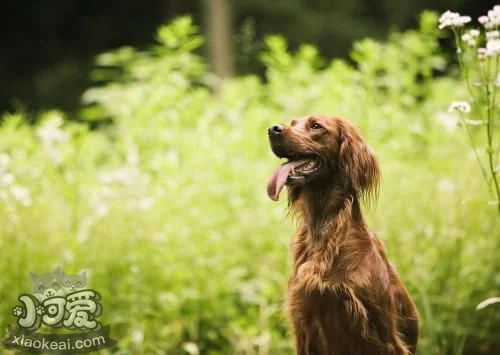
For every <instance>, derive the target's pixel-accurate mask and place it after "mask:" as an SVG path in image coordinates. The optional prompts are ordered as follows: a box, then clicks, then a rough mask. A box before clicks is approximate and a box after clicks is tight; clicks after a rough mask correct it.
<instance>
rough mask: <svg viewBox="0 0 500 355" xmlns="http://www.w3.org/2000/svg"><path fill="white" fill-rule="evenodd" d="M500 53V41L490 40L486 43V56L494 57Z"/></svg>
mask: <svg viewBox="0 0 500 355" xmlns="http://www.w3.org/2000/svg"><path fill="white" fill-rule="evenodd" d="M498 53H500V39H490V40H489V41H488V42H486V56H488V57H492V56H495V55H497V54H498Z"/></svg>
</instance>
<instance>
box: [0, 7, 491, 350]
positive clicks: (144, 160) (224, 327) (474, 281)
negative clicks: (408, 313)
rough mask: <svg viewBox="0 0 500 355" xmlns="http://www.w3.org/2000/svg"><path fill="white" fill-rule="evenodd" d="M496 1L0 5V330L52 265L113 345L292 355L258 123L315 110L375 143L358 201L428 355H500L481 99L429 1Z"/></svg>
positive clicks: (286, 233)
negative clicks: (81, 284)
mask: <svg viewBox="0 0 500 355" xmlns="http://www.w3.org/2000/svg"><path fill="white" fill-rule="evenodd" d="M214 4H216V5H214ZM217 5H218V6H219V7H218V6H217ZM483 5H484V6H483ZM489 5H490V4H487V3H486V2H478V1H475V2H474V3H472V2H470V3H467V2H455V1H448V2H447V1H443V2H441V3H440V4H439V5H435V4H434V2H431V1H421V2H418V3H416V2H411V1H402V2H395V1H384V2H378V3H377V4H374V3H371V2H368V1H363V0H356V1H350V2H349V3H348V4H346V3H343V2H340V1H308V2H305V1H292V0H290V1H276V2H264V1H246V0H241V1H234V2H225V3H224V2H223V1H218V0H214V1H211V2H208V1H206V2H184V1H156V2H155V1H152V2H150V3H147V4H146V3H144V2H142V3H138V2H133V1H122V2H116V1H109V2H102V1H100V2H98V1H89V0H88V1H85V2H83V1H71V2H68V1H53V2H51V4H50V6H49V5H48V3H46V2H41V1H32V2H29V3H22V2H13V1H12V2H5V3H3V4H2V5H0V6H1V7H2V9H3V11H0V13H1V15H0V16H3V17H4V19H3V20H2V21H0V24H1V26H2V27H3V29H4V31H3V33H4V34H5V36H4V46H3V51H2V56H1V57H0V74H1V75H2V78H3V79H2V81H1V82H0V88H1V89H0V90H1V91H0V108H1V110H2V112H5V113H4V114H3V115H2V123H1V125H0V247H1V248H0V260H1V261H0V271H1V272H2V275H3V276H2V278H0V326H1V333H2V334H0V335H1V336H2V337H4V336H6V335H7V325H8V324H12V323H14V322H15V318H14V317H13V316H12V315H11V310H12V307H13V306H14V305H15V304H16V302H17V297H18V295H20V294H21V293H23V292H29V291H30V290H31V281H30V278H29V272H30V271H33V272H38V273H43V272H48V271H51V270H53V269H54V267H55V266H57V265H61V266H62V267H63V269H64V270H65V271H66V272H67V273H76V272H78V271H80V270H82V269H86V270H87V271H88V279H89V281H88V284H89V286H91V288H92V289H95V290H97V291H99V292H100V293H101V295H102V304H103V306H104V312H103V315H102V316H101V320H102V321H103V322H104V323H106V324H108V323H109V324H111V325H112V328H111V336H112V337H113V338H114V339H117V340H118V346H117V347H116V348H114V349H112V350H110V351H108V353H117V354H292V353H293V350H292V343H293V342H292V339H291V334H290V328H289V326H288V323H287V319H286V314H285V312H284V308H283V303H284V295H285V288H286V283H287V277H288V273H289V259H288V244H289V241H290V236H291V235H292V233H293V224H292V222H291V221H290V219H289V218H286V203H285V202H284V200H285V199H284V198H282V200H283V201H282V202H280V203H278V204H276V203H273V202H272V201H271V200H269V199H268V197H267V196H266V193H265V186H266V182H267V179H268V178H269V177H270V175H271V173H272V171H273V168H274V167H275V166H276V165H277V164H278V163H279V161H278V160H277V159H276V158H275V157H274V156H273V155H272V154H271V152H270V151H269V148H268V144H267V136H266V128H267V127H268V126H269V125H271V124H272V123H276V122H286V121H289V120H290V119H291V118H293V117H296V116H300V115H303V114H307V113H311V112H320V113H325V114H337V115H342V116H345V117H347V118H349V119H352V120H353V121H354V122H356V123H357V124H358V125H359V126H360V127H361V129H362V131H363V134H364V136H365V138H366V139H367V141H368V142H369V144H370V145H371V146H372V147H373V148H374V150H375V151H376V152H377V154H378V156H379V158H380V162H381V166H382V170H383V183H382V186H381V192H380V198H379V201H378V203H377V206H376V208H372V209H371V210H370V211H367V214H368V219H369V222H370V224H371V226H372V227H373V229H375V230H376V231H377V232H378V234H379V235H380V236H381V237H382V238H383V240H384V241H385V243H386V245H387V249H388V253H389V257H390V259H391V260H392V261H393V262H394V264H395V265H396V266H397V268H398V270H399V272H400V274H401V277H402V279H403V281H404V282H405V284H406V285H407V287H408V289H409V291H410V293H411V295H412V297H413V298H414V300H415V301H416V303H417V305H418V308H419V311H420V313H421V318H422V324H421V338H420V343H419V354H423V355H427V354H429V355H430V354H436V355H437V354H439V355H441V354H443V355H444V354H450V355H451V354H453V355H459V354H491V355H493V354H498V353H500V311H499V307H498V305H491V306H489V307H487V308H485V309H482V310H479V311H476V305H477V304H478V303H479V302H481V301H482V300H484V299H485V298H488V297H491V296H498V295H499V294H500V290H499V289H500V271H499V266H500V253H499V252H498V250H499V247H500V245H499V244H500V228H499V227H500V224H499V219H498V216H497V215H496V211H495V206H492V205H491V204H488V201H489V200H490V197H489V195H488V191H487V189H486V187H485V184H484V182H483V181H482V180H481V176H480V172H479V171H478V169H477V167H476V163H475V161H474V157H473V154H472V152H471V150H470V148H469V146H468V144H467V140H466V135H465V133H464V131H463V130H462V128H460V127H458V126H457V124H456V119H457V118H456V117H455V116H454V115H453V114H450V113H448V112H447V109H448V106H449V104H450V102H451V101H453V100H464V99H467V98H468V97H467V93H466V90H465V88H464V86H463V84H462V81H461V80H460V78H459V75H458V73H457V70H456V67H455V66H454V65H453V63H451V64H450V62H452V52H451V49H449V48H451V47H448V46H449V44H448V42H450V37H449V36H447V34H446V33H444V34H443V33H441V32H440V31H438V29H437V16H438V15H437V14H436V13H435V12H431V11H426V12H423V13H421V10H423V9H424V8H431V9H434V10H439V11H441V10H444V9H446V8H447V7H450V8H452V9H453V10H459V11H463V12H466V13H467V14H470V15H472V16H476V17H477V15H479V14H482V13H484V12H485V11H487V10H488V9H489ZM183 13H189V14H190V16H181V17H178V16H177V15H179V14H183ZM169 18H174V19H173V20H172V21H168V24H166V25H164V23H165V21H167V20H168V19H169ZM9 26H10V27H9ZM305 43H310V44H305ZM221 58H222V59H221ZM496 131H497V132H498V133H500V132H499V130H498V127H497V128H496ZM473 133H474V132H473ZM2 350H3V349H2Z"/></svg>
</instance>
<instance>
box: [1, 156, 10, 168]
mask: <svg viewBox="0 0 500 355" xmlns="http://www.w3.org/2000/svg"><path fill="white" fill-rule="evenodd" d="M9 165H10V156H9V155H8V154H7V153H0V170H5V169H6V168H7V167H8V166H9Z"/></svg>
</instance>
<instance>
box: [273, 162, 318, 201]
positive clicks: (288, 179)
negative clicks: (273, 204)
mask: <svg viewBox="0 0 500 355" xmlns="http://www.w3.org/2000/svg"><path fill="white" fill-rule="evenodd" d="M316 168H317V162H316V161H315V160H313V159H299V160H291V161H288V162H286V163H284V164H281V165H280V166H279V167H278V168H277V169H276V170H275V172H274V174H273V176H272V177H271V179H270V180H269V182H268V183H267V195H268V196H269V198H271V200H273V201H278V200H279V195H280V192H281V190H283V187H284V186H285V185H286V184H292V183H294V182H299V181H300V180H303V179H304V178H305V177H306V176H307V175H309V174H311V173H312V172H314V171H315V170H316Z"/></svg>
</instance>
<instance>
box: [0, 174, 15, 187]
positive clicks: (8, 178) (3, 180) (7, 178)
mask: <svg viewBox="0 0 500 355" xmlns="http://www.w3.org/2000/svg"><path fill="white" fill-rule="evenodd" d="M15 181H16V179H15V178H14V176H13V175H12V174H4V173H1V172H0V185H10V184H12V183H14V182H15Z"/></svg>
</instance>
